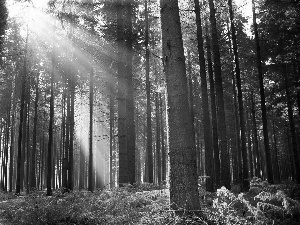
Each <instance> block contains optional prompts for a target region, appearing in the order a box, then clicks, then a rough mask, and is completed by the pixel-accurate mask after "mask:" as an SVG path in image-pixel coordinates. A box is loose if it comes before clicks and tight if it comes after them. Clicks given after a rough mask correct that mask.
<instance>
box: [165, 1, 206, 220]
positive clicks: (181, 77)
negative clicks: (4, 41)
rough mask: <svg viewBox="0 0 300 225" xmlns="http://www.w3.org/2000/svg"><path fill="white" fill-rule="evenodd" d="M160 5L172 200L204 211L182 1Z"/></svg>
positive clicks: (177, 209)
mask: <svg viewBox="0 0 300 225" xmlns="http://www.w3.org/2000/svg"><path fill="white" fill-rule="evenodd" d="M160 7H161V25H162V44H163V60H164V68H165V73H166V81H167V94H168V104H169V109H168V113H169V116H168V117H169V123H168V124H169V132H170V136H169V143H170V145H169V147H170V151H169V156H170V204H171V208H172V209H173V210H175V212H176V213H177V214H182V213H183V212H186V210H188V211H189V210H191V211H193V212H197V214H198V215H202V213H201V212H200V203H199V194H198V182H197V167H196V149H195V140H194V136H195V135H194V134H193V132H192V126H193V125H192V119H191V113H190V110H188V109H189V105H188V90H187V78H186V68H185V58H184V50H183V42H182V34H181V27H180V16H179V8H178V1H177V0H161V1H160ZM202 216H203V215H202Z"/></svg>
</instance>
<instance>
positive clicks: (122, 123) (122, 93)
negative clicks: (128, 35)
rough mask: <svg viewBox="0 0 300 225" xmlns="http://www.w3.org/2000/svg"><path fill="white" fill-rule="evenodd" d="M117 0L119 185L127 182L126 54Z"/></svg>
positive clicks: (120, 2)
mask: <svg viewBox="0 0 300 225" xmlns="http://www.w3.org/2000/svg"><path fill="white" fill-rule="evenodd" d="M122 2H123V1H122V0H118V10H117V44H118V77H117V80H118V141H119V178H118V180H119V181H118V182H119V184H121V185H122V184H123V183H127V182H128V180H129V179H128V177H129V176H128V151H127V136H126V132H127V125H126V98H127V96H126V95H127V86H126V84H127V82H126V73H125V71H126V65H125V62H126V54H125V48H126V43H125V37H124V32H125V29H124V21H123V20H124V5H123V4H122Z"/></svg>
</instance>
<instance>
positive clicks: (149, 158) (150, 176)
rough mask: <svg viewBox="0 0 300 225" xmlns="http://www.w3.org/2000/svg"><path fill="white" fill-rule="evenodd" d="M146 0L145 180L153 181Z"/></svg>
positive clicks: (146, 9) (146, 7) (146, 6)
mask: <svg viewBox="0 0 300 225" xmlns="http://www.w3.org/2000/svg"><path fill="white" fill-rule="evenodd" d="M147 1H148V0H145V48H146V56H145V58H146V59H145V60H146V64H145V67H146V95H147V164H146V178H147V182H149V183H153V152H152V151H153V150H152V126H151V84H150V77H149V76H150V74H149V73H150V64H149V59H150V50H149V22H148V4H147Z"/></svg>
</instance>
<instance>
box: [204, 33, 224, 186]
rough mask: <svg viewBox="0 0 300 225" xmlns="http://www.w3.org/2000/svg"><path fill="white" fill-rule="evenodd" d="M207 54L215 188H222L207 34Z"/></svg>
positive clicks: (213, 83)
mask: <svg viewBox="0 0 300 225" xmlns="http://www.w3.org/2000/svg"><path fill="white" fill-rule="evenodd" d="M206 53H207V68H208V76H209V87H210V104H211V124H212V141H213V151H214V167H215V170H214V172H215V186H216V187H220V177H221V174H220V172H221V169H220V153H219V146H218V142H219V141H218V139H219V138H218V121H217V107H216V95H215V81H214V75H213V67H212V59H211V46H210V39H209V36H208V34H206Z"/></svg>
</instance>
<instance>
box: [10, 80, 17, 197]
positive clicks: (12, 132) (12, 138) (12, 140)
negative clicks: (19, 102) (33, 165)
mask: <svg viewBox="0 0 300 225" xmlns="http://www.w3.org/2000/svg"><path fill="white" fill-rule="evenodd" d="M16 91H17V88H16V84H15V87H14V91H13V94H12V95H13V97H12V112H11V114H12V115H11V130H10V154H9V192H12V188H13V174H14V152H15V115H16V112H15V111H16Z"/></svg>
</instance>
